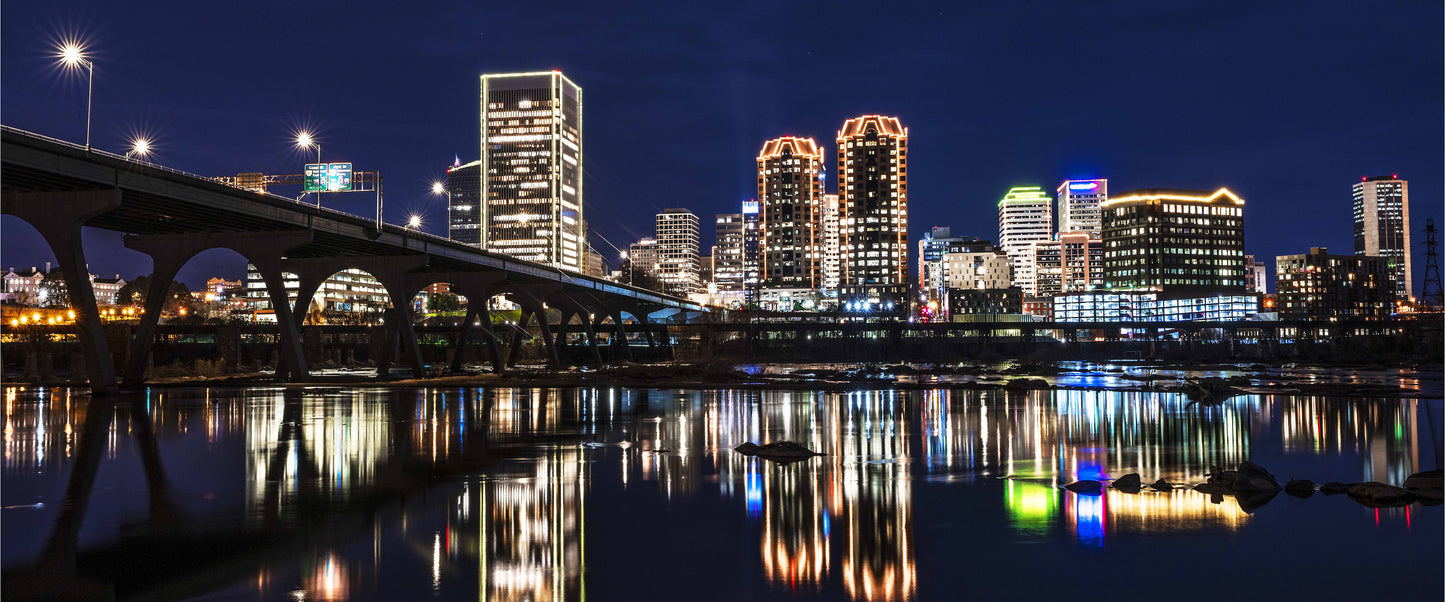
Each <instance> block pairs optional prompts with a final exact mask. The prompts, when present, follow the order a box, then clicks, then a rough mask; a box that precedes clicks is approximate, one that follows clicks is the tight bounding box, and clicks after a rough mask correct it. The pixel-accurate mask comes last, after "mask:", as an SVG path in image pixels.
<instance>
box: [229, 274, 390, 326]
mask: <svg viewBox="0 0 1445 602" xmlns="http://www.w3.org/2000/svg"><path fill="white" fill-rule="evenodd" d="M282 286H284V287H285V288H286V297H287V298H288V299H290V300H291V303H292V304H293V305H294V304H295V303H296V291H297V289H299V288H300V287H301V281H300V280H299V279H297V278H296V276H295V275H294V274H285V279H284V280H283V281H282ZM407 301H408V302H409V301H411V299H407ZM246 302H247V304H248V305H250V307H251V309H253V310H256V312H257V313H256V316H255V318H256V321H258V322H275V321H276V314H275V312H274V310H273V309H272V307H271V298H270V297H269V296H267V294H266V282H265V281H264V280H262V279H261V273H260V272H258V271H257V270H256V266H253V265H251V264H249V263H247V264H246ZM391 306H392V303H391V296H390V295H388V294H387V292H386V287H384V286H382V285H381V282H379V281H378V280H377V279H376V278H373V277H372V276H371V274H368V273H366V272H364V271H362V270H355V269H350V270H341V271H339V272H337V273H335V274H332V275H331V277H329V278H327V279H326V281H325V282H322V283H321V287H320V288H318V289H316V293H315V294H314V295H312V297H311V305H310V307H309V308H308V311H307V313H306V320H307V322H308V323H314V322H324V321H325V320H326V317H325V315H324V314H325V312H345V313H348V314H354V315H360V316H364V317H365V319H366V320H367V321H370V322H378V321H380V319H381V318H382V312H383V311H384V310H386V309H387V308H390V307H391Z"/></svg>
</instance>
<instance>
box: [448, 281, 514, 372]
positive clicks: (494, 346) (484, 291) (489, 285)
mask: <svg viewBox="0 0 1445 602" xmlns="http://www.w3.org/2000/svg"><path fill="white" fill-rule="evenodd" d="M449 276H450V281H451V284H452V291H453V292H455V293H456V294H458V295H461V296H463V297H466V298H467V316H466V320H465V321H464V322H462V327H461V330H460V331H459V332H458V333H457V340H456V343H455V345H453V347H454V351H453V353H452V361H451V366H450V367H451V371H452V372H459V371H461V369H462V353H463V352H464V351H466V348H467V339H468V338H469V336H470V335H471V330H472V325H473V323H474V322H475V323H476V324H477V326H478V328H479V329H480V330H481V333H482V336H483V337H485V339H486V344H487V350H488V352H489V354H490V355H491V358H492V372H493V373H494V374H502V373H503V372H506V369H507V366H506V363H505V362H503V361H502V350H501V348H500V346H499V345H498V342H497V335H496V332H495V330H494V328H493V326H492V309H491V307H490V305H489V303H491V300H492V297H493V296H494V295H495V294H496V292H495V288H494V287H495V285H496V284H498V283H500V282H503V281H505V280H506V278H507V277H506V275H505V274H499V273H478V272H467V273H459V274H454V275H449Z"/></svg>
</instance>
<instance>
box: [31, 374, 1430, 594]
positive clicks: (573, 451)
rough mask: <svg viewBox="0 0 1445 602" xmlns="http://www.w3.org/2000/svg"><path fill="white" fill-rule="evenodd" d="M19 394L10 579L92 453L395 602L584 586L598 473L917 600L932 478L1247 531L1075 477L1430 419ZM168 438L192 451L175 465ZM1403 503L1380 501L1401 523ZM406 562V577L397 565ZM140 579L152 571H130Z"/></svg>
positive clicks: (409, 395) (1022, 406)
mask: <svg viewBox="0 0 1445 602" xmlns="http://www.w3.org/2000/svg"><path fill="white" fill-rule="evenodd" d="M5 401H6V406H5V415H4V418H5V423H4V428H3V432H4V442H3V443H4V444H3V449H4V458H3V469H4V474H5V477H6V488H5V495H6V496H7V497H6V501H5V505H6V506H7V512H11V511H12V510H11V509H10V508H9V507H11V506H16V507H19V506H20V505H21V504H17V503H16V500H15V498H14V497H13V495H12V491H14V488H13V487H11V485H12V484H22V485H25V486H26V487H29V488H30V489H35V486H34V485H29V484H30V483H32V482H33V483H43V484H48V485H46V487H43V488H42V489H46V493H44V494H43V495H41V496H40V497H43V498H44V499H46V500H49V501H50V504H49V506H47V507H46V509H44V510H41V511H40V512H41V513H42V514H39V516H44V517H45V518H46V520H47V521H48V522H47V523H46V524H47V525H50V529H51V530H50V531H49V532H48V534H47V535H46V536H44V537H41V538H39V539H35V540H32V541H29V542H28V546H27V547H26V548H25V549H23V550H22V549H20V547H19V546H20V545H21V544H20V543H17V541H16V540H15V538H10V539H11V541H9V542H7V544H6V545H7V547H6V557H7V571H10V569H12V568H13V567H14V560H13V559H15V558H21V559H32V560H35V561H36V562H38V563H40V564H44V563H48V562H57V561H56V560H55V559H57V558H58V559H61V560H63V561H65V562H68V564H65V562H62V563H61V564H64V565H65V566H67V567H68V568H67V569H66V570H67V571H68V572H66V573H64V574H65V575H68V577H66V578H67V579H78V578H79V573H77V571H78V570H79V568H78V566H79V565H77V564H76V563H75V562H74V556H75V553H76V547H77V545H78V543H77V542H78V541H79V539H78V534H79V532H80V530H81V524H82V523H83V520H84V516H85V514H86V508H87V505H86V503H85V502H86V500H87V499H88V496H89V495H90V489H91V488H92V486H93V483H94V481H95V475H96V472H97V471H98V466H99V465H100V463H101V462H100V460H101V459H102V458H103V459H105V460H107V461H112V460H117V459H120V460H128V459H130V458H135V459H139V460H140V463H141V465H142V467H143V468H144V478H145V483H146V488H145V489H144V490H143V491H144V492H145V493H146V495H147V497H146V501H147V502H148V503H149V509H150V511H149V513H148V514H147V516H148V518H147V523H146V524H148V525H150V526H149V527H147V530H145V531H144V532H145V533H160V532H164V531H165V529H164V528H163V526H164V525H172V526H173V525H175V524H182V523H184V522H186V521H190V524H191V525H192V526H193V529H192V530H191V531H188V532H187V537H190V538H191V540H193V541H194V542H207V541H218V542H219V541H225V540H226V538H230V539H237V538H240V539H243V540H244V539H245V538H249V537H261V535H264V537H265V538H266V541H267V542H272V540H284V541H283V543H287V545H289V546H292V547H291V548H286V549H293V548H294V549H296V550H300V551H301V552H300V553H298V554H295V555H291V556H288V555H286V554H281V555H279V556H277V557H275V558H274V559H272V560H268V561H265V562H261V563H259V564H256V563H252V564H250V565H246V564H245V563H241V564H236V563H231V564H229V565H226V566H231V567H237V566H239V567H243V568H241V569H237V570H242V571H244V574H237V575H236V576H235V578H236V581H237V582H238V583H243V584H244V585H243V586H242V587H244V588H246V589H248V590H254V591H255V592H257V593H258V594H260V596H261V597H263V598H264V597H268V596H270V595H271V594H276V593H280V594H286V595H294V596H299V597H304V598H306V599H343V598H347V597H351V596H355V595H357V594H358V593H359V592H370V591H372V590H374V589H376V588H388V589H387V590H386V591H387V592H388V593H387V594H384V595H382V596H381V597H393V598H395V597H400V598H413V597H419V596H422V595H428V596H429V595H437V596H443V597H456V596H459V595H463V594H465V595H466V596H467V597H478V598H480V599H516V600H542V599H549V600H580V599H584V598H585V597H586V594H587V591H586V590H587V580H586V575H587V560H588V556H589V550H588V545H587V541H588V538H587V536H588V534H589V528H588V524H587V521H586V518H587V516H588V513H589V510H590V511H591V512H594V513H596V512H603V513H605V512H608V511H609V510H610V508H609V506H608V505H609V504H618V503H621V502H620V501H619V498H617V497H616V495H617V494H614V493H609V494H607V495H606V496H602V497H599V494H598V493H597V491H598V490H597V489H596V487H595V484H596V483H597V482H598V481H599V480H600V481H604V482H607V483H609V484H610V483H614V482H615V483H618V484H620V485H621V487H622V491H624V492H627V494H626V495H639V494H647V495H651V492H653V491H655V492H656V495H658V496H661V497H663V498H665V499H668V500H672V499H683V498H687V499H691V500H709V499H716V500H720V501H721V503H723V504H724V506H723V508H724V509H722V510H719V513H720V514H714V515H710V516H704V517H700V518H697V519H696V520H703V521H717V520H723V519H724V518H726V517H724V516H721V514H727V513H731V514H732V515H733V516H737V517H740V519H741V520H746V521H748V522H749V523H750V524H752V525H755V526H756V533H757V534H756V535H755V537H757V539H756V541H755V543H753V542H751V541H750V542H749V544H748V546H747V548H748V549H750V550H756V552H757V558H756V560H755V561H752V562H754V563H755V564H754V565H753V566H755V567H756V570H757V571H758V574H759V575H760V576H761V578H762V579H764V580H765V581H766V582H767V583H769V584H770V585H769V587H772V588H775V589H777V590H780V591H791V592H800V593H806V592H813V593H815V594H822V595H828V593H830V592H834V591H836V592H839V593H841V594H843V595H846V596H848V597H851V598H854V599H870V600H887V599H904V598H910V597H914V596H917V595H919V592H920V591H921V589H920V588H926V587H927V585H926V581H927V579H928V576H927V575H924V576H920V574H919V555H920V553H919V551H918V550H919V548H920V547H924V548H927V547H928V546H933V547H934V548H935V549H936V548H937V546H939V545H942V544H940V543H939V539H940V538H942V537H943V536H942V535H938V534H933V533H928V532H927V531H924V532H920V531H919V530H918V528H917V526H916V524H915V523H916V518H915V499H914V496H915V493H916V490H919V489H920V488H927V489H929V490H930V492H932V495H934V496H935V497H937V496H938V495H940V494H939V493H937V492H940V491H943V492H950V493H948V495H951V496H953V497H959V496H976V495H985V494H986V495H989V496H993V497H992V499H993V500H994V507H996V508H997V510H996V515H989V514H987V512H986V511H984V510H977V508H981V507H985V506H980V505H978V504H973V505H970V506H969V508H970V512H977V513H979V514H978V516H972V517H968V518H967V519H966V520H971V521H975V522H989V521H993V522H995V523H997V524H999V525H1001V526H1004V527H1006V528H1007V530H1008V532H1009V533H1010V534H1011V537H1012V540H1013V541H1020V542H1046V541H1058V540H1060V539H1061V538H1066V539H1067V540H1068V541H1071V542H1073V545H1076V546H1080V547H1089V548H1101V547H1108V545H1109V543H1110V542H1111V541H1114V540H1115V539H1116V538H1120V537H1129V536H1159V535H1161V534H1166V533H1178V532H1205V531H1239V530H1243V529H1245V528H1246V527H1247V526H1248V525H1249V523H1250V522H1251V521H1252V520H1255V519H1254V518H1253V517H1252V516H1251V515H1250V514H1249V513H1247V512H1245V511H1244V510H1243V509H1241V508H1240V506H1239V505H1238V504H1237V503H1235V502H1234V501H1233V500H1230V499H1225V500H1224V501H1223V503H1215V502H1216V500H1211V499H1210V498H1209V497H1208V496H1205V495H1203V494H1200V493H1197V492H1194V491H1188V490H1175V491H1172V492H1165V493H1159V492H1152V491H1146V492H1144V493H1141V494H1134V495H1130V494H1123V493H1120V492H1117V491H1112V490H1111V491H1106V492H1105V493H1104V494H1103V495H1099V496H1079V495H1074V494H1072V493H1067V492H1065V491H1063V490H1062V489H1060V488H1059V487H1058V486H1057V485H1058V484H1059V483H1060V482H1067V481H1072V480H1076V479H1084V478H1095V479H1108V478H1115V477H1118V476H1121V475H1122V474H1125V473H1129V472H1137V473H1140V474H1141V475H1142V476H1143V477H1144V479H1145V481H1146V482H1147V481H1150V480H1153V479H1155V478H1164V479H1166V480H1168V481H1170V482H1174V483H1197V482H1201V481H1203V480H1204V478H1205V474H1206V473H1207V472H1209V471H1210V470H1211V467H1214V466H1233V465H1235V464H1237V463H1238V462H1240V461H1243V460H1246V459H1252V458H1256V457H1258V455H1259V454H1260V453H1261V452H1263V453H1268V454H1275V455H1276V456H1278V457H1282V458H1303V459H1304V460H1303V461H1301V462H1299V463H1298V464H1297V465H1296V466H1293V467H1289V466H1287V467H1286V468H1288V469H1293V468H1300V469H1302V470H1305V469H1307V470H1314V471H1319V470H1322V466H1324V465H1323V464H1322V463H1320V462H1319V461H1318V459H1319V458H1323V457H1331V458H1341V459H1343V461H1345V462H1349V463H1350V466H1349V467H1348V469H1347V470H1348V474H1328V473H1313V474H1304V473H1303V472H1302V473H1301V474H1298V475H1291V474H1288V473H1285V472H1284V470H1282V469H1277V470H1276V473H1277V474H1279V475H1280V476H1281V477H1282V478H1288V477H1289V476H1301V477H1312V478H1315V479H1316V480H1321V481H1322V480H1342V481H1360V480H1377V481H1382V482H1387V483H1399V482H1401V481H1402V480H1403V479H1404V477H1405V476H1407V475H1409V474H1411V473H1413V472H1416V471H1417V470H1420V469H1421V468H1422V467H1421V464H1420V463H1421V458H1420V447H1421V445H1422V441H1421V432H1422V431H1421V429H1422V428H1428V425H1422V424H1421V423H1420V421H1419V419H1418V418H1417V416H1418V415H1419V413H1420V407H1419V406H1418V404H1419V403H1421V402H1417V401H1403V402H1397V401H1367V400H1358V399H1352V400H1338V399H1327V398H1319V397H1272V396H1243V397H1238V398H1235V399H1233V400H1231V401H1229V402H1228V403H1225V404H1222V405H1218V406H1211V407H1199V406H1197V405H1196V406H1192V405H1189V404H1188V403H1187V402H1186V400H1184V399H1182V398H1180V397H1178V396H1173V395H1161V394H1154V393H1140V392H1108V391H1030V392H1001V391H950V390H930V391H916V392H901V391H866V392H852V393H841V394H839V393H822V392H810V391H676V390H624V389H609V388H594V389H541V388H520V389H495V390H483V391H479V390H476V389H423V390H408V391H399V390H343V389H334V388H332V389H326V388H314V389H295V388H292V389H284V390H283V389H275V390H249V391H234V390H233V391H226V390H201V389H196V390H172V391H166V392H156V393H154V394H147V395H143V396H138V397H136V398H128V399H125V400H122V401H121V402H119V403H118V404H112V403H110V402H105V401H102V400H89V399H88V398H85V397H79V396H76V397H72V393H70V392H69V391H68V390H65V389H25V388H17V387H7V388H6V389H5ZM158 439H159V440H162V441H166V442H169V443H168V444H167V445H168V446H169V447H170V448H171V449H176V450H179V451H177V452H173V453H174V454H175V455H172V456H167V457H165V458H162V457H161V455H160V454H159V452H158V447H157V444H156V441H157V440H158ZM783 440H788V441H795V442H798V443H802V444H804V445H806V446H808V447H809V448H811V449H814V450H817V451H820V452H822V453H825V454H827V455H825V456H821V457H818V458H814V459H812V460H808V461H805V462H800V463H794V464H775V463H771V462H767V461H762V460H759V459H757V458H749V457H745V456H742V455H741V454H737V453H734V452H733V451H732V448H733V447H735V446H736V445H738V444H739V443H742V442H744V441H754V442H759V443H768V442H773V441H783ZM228 449H238V450H241V451H240V452H239V454H238V455H240V456H241V458H240V459H239V462H238V465H244V471H243V472H242V473H241V474H242V475H244V476H243V478H241V479H239V481H240V482H234V481H229V480H226V479H227V478H228V477H214V479H215V481H216V482H217V483H225V485H223V486H221V487H220V488H221V489H222V490H223V491H222V494H223V495H224V493H225V492H224V489H225V487H230V488H231V489H233V490H234V494H235V499H236V500H237V501H239V502H240V504H239V506H240V507H241V508H242V510H241V511H240V512H241V513H242V515H243V517H244V520H242V521H240V523H242V524H241V525H239V526H238V525H236V524H235V521H232V520H231V517H230V516H229V515H227V514H225V512H224V511H216V510H208V508H210V506H207V505H205V504H202V503H199V502H198V501H197V500H196V499H195V498H194V497H192V498H191V499H189V500H187V502H188V504H183V505H185V506H186V507H187V508H188V510H189V511H190V513H191V514H190V515H189V516H184V517H182V514H184V513H182V512H179V511H178V510H177V508H176V505H175V502H174V498H175V496H176V495H177V494H176V493H175V492H174V491H173V490H172V489H171V484H170V480H169V479H168V475H169V474H170V473H168V472H167V471H166V470H164V469H163V466H164V465H166V464H177V463H178V464H180V465H182V466H185V467H188V468H194V467H196V466H205V465H207V463H208V462H221V461H222V458H223V457H224V455H225V453H227V452H226V451H225V450H228ZM210 453H215V454H217V456H216V457H215V458H208V457H207V456H206V454H210ZM1426 462H1427V463H1431V462H1432V460H1431V459H1430V458H1428V457H1427V460H1426ZM1431 466H1433V464H1431ZM66 473H69V475H68V477H69V478H68V479H66V480H64V481H62V480H61V479H62V477H65V476H67V474H66ZM192 478H193V479H194V478H196V477H192ZM21 479H30V480H31V481H22V480H21ZM438 484H449V485H447V487H448V488H447V489H446V491H447V492H448V493H447V494H446V496H447V497H446V498H445V501H444V503H443V504H441V506H444V508H445V511H444V514H440V513H438V511H437V510H436V508H437V505H436V504H433V503H428V502H427V500H428V499H429V498H428V496H430V495H432V493H431V492H434V491H438V487H439V485H438ZM644 484H645V486H642V485H644ZM209 486H210V484H208V485H207V487H209ZM184 489H186V490H187V491H188V492H189V493H190V494H191V495H193V496H194V495H199V493H197V491H195V490H196V489H197V487H196V486H194V485H191V484H189V483H188V486H187V487H185V488H184ZM604 489H605V490H607V491H611V490H610V489H606V488H604ZM61 493H63V495H61ZM107 495H116V494H114V493H109V494H107ZM950 499H952V498H950ZM56 502H61V503H56ZM935 503H936V502H935ZM62 509H63V510H62ZM1414 510H1415V511H1418V509H1414ZM945 511H946V512H962V510H960V509H957V508H946V509H945ZM1411 512H1412V509H1411V508H1403V509H1390V510H1385V511H1383V512H1381V513H1376V515H1375V517H1376V520H1384V521H1386V522H1389V521H1397V522H1400V523H1403V524H1405V525H1406V527H1407V528H1408V527H1409V525H1410V524H1411V521H1412V520H1415V518H1416V517H1415V516H1413V515H1412V514H1411ZM13 517H14V515H12V514H7V515H6V518H7V525H8V524H10V523H9V522H8V520H9V519H13ZM947 518H948V519H951V517H947ZM939 520H944V518H940V517H937V516H930V518H929V519H928V521H929V522H937V521H939ZM127 532H128V533H134V532H135V531H134V530H129V531H127ZM750 537H752V536H750ZM208 538H211V539H208ZM358 538H360V539H361V540H362V541H365V542H366V543H367V544H369V545H368V546H366V547H367V548H369V551H368V552H367V553H359V552H358V550H359V547H358V546H357V545H355V542H356V540H357V539H358ZM964 539H966V538H964ZM132 541H133V538H132V539H127V540H126V542H132ZM297 542H299V544H298V543H297ZM99 545H100V546H101V548H102V549H108V548H107V547H114V546H117V545H118V544H117V543H116V542H115V541H108V542H107V541H104V540H103V538H102V540H101V542H100V544H99ZM602 545H603V546H607V545H613V546H615V545H617V544H615V543H611V542H603V544H602ZM955 545H964V544H955ZM222 547H224V546H222ZM398 550H400V552H398ZM17 552H18V553H17ZM42 552H43V553H42ZM593 553H594V554H595V553H597V552H595V551H594V552H593ZM287 554H289V552H288V553H287ZM398 555H399V556H400V559H398ZM218 562H219V561H218ZM413 565H414V566H413ZM394 566H407V567H411V568H408V569H405V570H404V572H401V575H404V577H397V576H395V575H396V571H403V570H402V569H393V568H389V567H394ZM384 573H385V574H386V575H387V576H386V577H385V578H383V577H382V575H383V574H384ZM10 575H11V573H10V572H7V585H8V584H10V582H11V581H10V580H11V577H10ZM147 575H148V576H149V577H148V578H156V576H155V574H154V571H152V572H151V573H148V574H144V575H141V576H136V577H134V578H135V579H138V580H140V579H143V578H145V577H146V576H147ZM126 578H128V577H121V578H119V579H121V580H122V583H124V579H126ZM403 582H405V584H402V583H403ZM205 591H206V590H202V591H201V592H200V593H204V592H205Z"/></svg>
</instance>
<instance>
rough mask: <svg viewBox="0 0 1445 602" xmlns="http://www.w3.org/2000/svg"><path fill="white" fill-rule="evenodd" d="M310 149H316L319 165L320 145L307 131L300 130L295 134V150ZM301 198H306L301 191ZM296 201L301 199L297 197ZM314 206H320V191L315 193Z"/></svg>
mask: <svg viewBox="0 0 1445 602" xmlns="http://www.w3.org/2000/svg"><path fill="white" fill-rule="evenodd" d="M312 147H315V148H316V162H317V163H321V143H320V142H317V141H316V138H314V137H313V136H312V135H311V132H309V131H307V130H301V132H299V133H297V134H296V148H301V149H309V148H312ZM301 196H302V197H304V196H306V193H305V192H304V191H303V192H302V193H301ZM296 200H298V201H299V200H301V198H300V197H297V199H296ZM316 206H317V207H320V206H321V191H319V190H318V191H316Z"/></svg>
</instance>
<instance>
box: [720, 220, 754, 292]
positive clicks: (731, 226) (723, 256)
mask: <svg viewBox="0 0 1445 602" xmlns="http://www.w3.org/2000/svg"><path fill="white" fill-rule="evenodd" d="M714 225H715V227H716V230H715V235H716V240H717V244H716V245H713V248H712V261H713V274H712V281H713V284H714V285H716V286H717V290H720V291H741V290H744V286H743V283H744V281H745V280H744V279H745V277H746V273H747V272H746V267H747V264H746V263H744V260H743V241H744V240H745V237H746V235H747V224H746V223H745V222H744V221H743V214H741V213H719V214H718V215H717V218H716V220H715V221H714Z"/></svg>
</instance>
